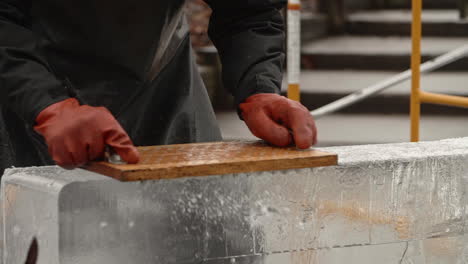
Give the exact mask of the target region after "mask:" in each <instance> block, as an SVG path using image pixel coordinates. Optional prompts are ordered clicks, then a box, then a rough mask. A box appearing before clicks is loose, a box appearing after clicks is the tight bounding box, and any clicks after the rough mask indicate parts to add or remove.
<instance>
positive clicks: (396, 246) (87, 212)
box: [0, 138, 468, 264]
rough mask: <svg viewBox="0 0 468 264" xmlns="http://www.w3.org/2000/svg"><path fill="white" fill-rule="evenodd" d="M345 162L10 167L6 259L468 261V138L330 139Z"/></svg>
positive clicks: (49, 263) (272, 263) (213, 263)
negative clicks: (185, 168)
mask: <svg viewBox="0 0 468 264" xmlns="http://www.w3.org/2000/svg"><path fill="white" fill-rule="evenodd" d="M323 150H325V151H328V152H333V153H338V155H339V157H340V161H339V165H338V166H332V167H322V168H304V169H294V170H283V171H266V172H255V173H238V174H226V175H218V176H212V177H193V178H191V177H187V178H179V179H171V180H159V181H145V182H119V181H116V180H113V179H111V178H108V177H105V176H101V175H98V174H95V173H92V172H89V171H85V170H74V171H66V170H63V169H60V168H57V167H44V168H26V169H12V170H8V171H7V173H6V174H5V175H4V176H3V178H2V191H1V199H2V200H1V202H2V211H1V212H2V217H1V222H2V225H1V226H3V227H4V230H3V232H4V235H3V236H0V237H1V239H4V238H5V240H4V241H3V243H4V247H3V249H4V250H3V252H4V254H3V260H4V263H5V264H10V263H15V264H16V263H22V261H24V260H23V259H24V258H25V256H26V251H27V249H28V246H29V243H30V241H31V239H32V237H37V238H38V243H39V264H56V263H67V264H68V263H91V264H92V263H103V264H106V263H112V264H120V263H122V264H123V263H125V264H127V263H168V264H172V263H177V264H178V263H209V264H221V263H223V264H224V263H230V264H231V263H243V264H244V263H245V264H247V263H258V264H264V263H267V264H279V263H281V264H284V263H286V264H288V263H291V264H293V263H294V264H296V263H300V264H309V263H310V264H312V263H332V264H333V263H340V264H341V263H351V264H353V263H360V264H367V263H383V264H387V263H388V264H390V263H413V264H417V263H466V262H467V261H468V243H467V242H468V239H467V238H468V236H467V235H466V230H467V220H468V219H467V208H466V205H467V204H468V196H467V194H468V190H467V188H468V187H467V186H468V184H467V183H468V182H467V181H468V162H467V161H468V138H464V139H452V140H444V141H439V142H423V143H417V144H415V143H407V144H391V145H373V146H352V147H334V148H326V149H323Z"/></svg>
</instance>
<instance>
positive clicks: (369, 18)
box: [347, 10, 468, 37]
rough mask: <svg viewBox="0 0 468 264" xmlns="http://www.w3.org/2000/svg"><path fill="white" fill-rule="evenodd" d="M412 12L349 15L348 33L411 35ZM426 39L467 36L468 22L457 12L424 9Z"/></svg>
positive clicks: (376, 12) (396, 11)
mask: <svg viewBox="0 0 468 264" xmlns="http://www.w3.org/2000/svg"><path fill="white" fill-rule="evenodd" d="M411 21H412V14H411V10H373V11H361V12H356V13H353V14H350V15H349V17H348V22H347V32H348V33H351V34H359V35H376V36H386V35H398V36H410V34H411ZM422 21H423V27H422V29H423V35H424V36H452V37H453V36H459V37H465V36H468V20H466V19H460V18H459V13H458V10H425V11H424V12H423V15H422Z"/></svg>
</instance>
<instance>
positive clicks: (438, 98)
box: [420, 91, 468, 108]
mask: <svg viewBox="0 0 468 264" xmlns="http://www.w3.org/2000/svg"><path fill="white" fill-rule="evenodd" d="M420 99H421V102H422V103H430V104H440V105H449V106H458V107H464V108H468V97H462V96H453V95H445V94H436V93H428V92H424V91H421V92H420Z"/></svg>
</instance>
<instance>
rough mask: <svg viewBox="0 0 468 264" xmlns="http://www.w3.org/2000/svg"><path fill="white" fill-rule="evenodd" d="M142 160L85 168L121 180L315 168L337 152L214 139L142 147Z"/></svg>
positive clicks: (332, 161)
mask: <svg viewBox="0 0 468 264" xmlns="http://www.w3.org/2000/svg"><path fill="white" fill-rule="evenodd" d="M138 150H139V151H140V163H138V164H132V165H130V164H125V165H117V164H111V163H108V162H104V161H100V162H94V163H91V164H89V165H88V166H87V167H86V168H85V169H88V170H90V171H93V172H97V173H100V174H104V175H107V176H110V177H112V178H115V179H118V180H120V181H140V180H155V179H171V178H179V177H195V176H208V175H221V174H231V173H246V172H256V171H273V170H287V169H300V168H312V167H322V166H332V165H336V164H337V161H338V157H337V155H335V154H332V153H327V152H323V151H318V150H314V149H308V150H298V149H296V148H295V147H291V148H277V147H272V146H269V145H267V144H265V143H262V142H215V143H197V144H181V145H166V146H151V147H139V148H138Z"/></svg>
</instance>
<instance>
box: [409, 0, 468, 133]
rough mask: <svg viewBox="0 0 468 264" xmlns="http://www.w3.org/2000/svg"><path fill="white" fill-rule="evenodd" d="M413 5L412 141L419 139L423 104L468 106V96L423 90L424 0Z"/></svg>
mask: <svg viewBox="0 0 468 264" xmlns="http://www.w3.org/2000/svg"><path fill="white" fill-rule="evenodd" d="M412 1H413V2H412V5H413V23H412V28H411V35H412V36H411V37H412V42H413V45H412V46H413V51H412V55H411V71H412V81H411V86H412V87H411V106H410V118H411V141H412V142H417V141H419V123H420V119H421V104H422V103H430V104H442V105H449V106H458V107H468V98H466V97H461V96H451V95H443V94H435V93H428V92H424V91H422V90H421V87H420V84H421V83H420V82H421V70H420V69H421V68H420V65H421V37H422V30H421V29H422V21H421V13H422V0H412Z"/></svg>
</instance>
